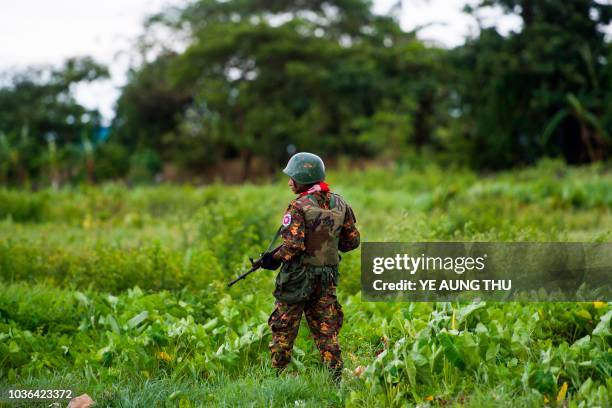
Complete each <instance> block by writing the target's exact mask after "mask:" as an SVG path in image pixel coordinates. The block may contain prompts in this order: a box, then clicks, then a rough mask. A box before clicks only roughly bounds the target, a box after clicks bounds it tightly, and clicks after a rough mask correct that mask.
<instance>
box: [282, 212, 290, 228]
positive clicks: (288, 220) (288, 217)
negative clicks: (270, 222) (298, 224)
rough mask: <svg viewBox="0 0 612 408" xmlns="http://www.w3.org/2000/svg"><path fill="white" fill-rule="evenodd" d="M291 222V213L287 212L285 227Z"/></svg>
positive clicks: (284, 219)
mask: <svg viewBox="0 0 612 408" xmlns="http://www.w3.org/2000/svg"><path fill="white" fill-rule="evenodd" d="M289 224H291V214H290V213H286V214H285V216H284V217H283V227H286V226H288V225H289Z"/></svg>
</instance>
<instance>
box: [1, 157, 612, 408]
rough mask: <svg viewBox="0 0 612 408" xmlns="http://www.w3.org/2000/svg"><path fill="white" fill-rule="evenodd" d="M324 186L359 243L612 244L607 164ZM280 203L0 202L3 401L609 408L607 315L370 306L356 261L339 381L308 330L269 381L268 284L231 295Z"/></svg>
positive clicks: (79, 190)
mask: <svg viewBox="0 0 612 408" xmlns="http://www.w3.org/2000/svg"><path fill="white" fill-rule="evenodd" d="M329 182H330V184H331V186H332V189H333V190H335V191H337V192H339V193H340V194H342V195H343V196H344V197H345V198H346V199H347V200H348V201H349V203H350V204H351V205H352V207H353V208H354V210H355V213H356V215H357V220H358V224H357V225H358V226H359V228H360V230H361V232H362V237H363V240H366V241H405V242H414V241H423V240H433V241H436V240H440V241H453V240H474V241H586V242H597V241H601V242H605V241H610V240H611V238H612V211H611V209H612V189H611V188H610V186H611V185H612V173H611V172H610V169H609V168H608V167H606V166H605V165H595V166H589V167H583V168H568V167H566V166H564V165H563V164H560V163H558V162H551V161H548V162H542V163H540V164H539V165H538V166H537V167H534V168H528V169H524V170H521V171H514V172H506V173H500V174H495V175H487V176H481V175H478V174H475V173H472V172H470V171H467V170H462V169H453V170H451V171H445V170H443V169H441V168H439V167H437V166H435V165H428V166H425V167H421V168H407V167H401V166H398V167H392V168H386V169H370V170H367V171H364V172H352V173H349V172H347V171H340V172H336V173H332V174H330V177H329ZM291 198H292V195H291V193H290V192H289V191H288V189H287V187H286V185H285V183H284V182H281V181H279V182H278V183H273V184H267V185H261V186H258V185H245V186H223V185H211V186H207V187H201V188H194V187H189V186H159V187H138V188H134V189H127V188H124V187H122V186H120V185H112V184H111V185H105V186H100V187H76V188H71V189H64V190H60V191H52V190H45V191H39V192H24V191H7V190H0V218H1V219H2V221H0V385H2V386H12V387H17V386H18V387H19V388H66V387H68V388H71V389H74V390H75V392H76V393H77V394H80V393H85V392H86V393H88V394H90V395H91V396H92V397H93V398H94V400H96V401H97V402H98V403H99V404H100V405H101V406H125V407H128V406H130V407H131V406H143V407H149V406H292V407H294V406H313V407H320V406H355V407H357V406H359V407H362V406H372V407H375V406H384V405H394V406H415V405H420V406H422V407H425V406H473V407H481V406H541V405H543V404H544V401H545V399H547V400H549V401H551V402H549V403H548V404H549V405H550V406H554V405H555V404H556V402H555V400H556V399H557V398H558V397H559V396H561V397H562V396H563V390H564V388H565V387H567V390H566V392H565V397H564V398H563V400H564V402H560V403H559V405H563V404H566V405H567V406H571V407H587V406H609V404H610V393H611V391H612V380H611V379H610V378H611V375H610V374H612V372H611V371H612V353H611V351H610V350H611V348H612V336H611V335H610V327H609V326H610V316H611V315H612V312H611V310H612V307H611V306H610V304H600V303H596V304H593V303H526V304H520V303H488V304H483V305H469V304H459V303H413V304H411V303H389V304H386V303H367V302H362V301H361V298H360V294H359V291H360V277H359V273H360V272H359V259H360V258H359V256H360V253H359V250H358V251H354V252H353V253H350V254H347V255H346V256H343V260H342V263H341V266H340V270H341V283H340V287H339V296H340V298H341V302H342V304H343V308H344V311H345V323H344V327H343V330H342V332H341V336H340V342H341V345H342V347H343V353H344V359H345V365H346V369H345V373H344V380H343V383H342V384H341V386H340V387H336V386H334V385H333V384H332V383H331V382H330V381H329V378H328V376H327V373H326V372H325V371H324V370H323V369H322V368H321V366H320V363H319V359H318V353H317V351H316V349H315V347H314V345H313V343H312V340H311V339H310V338H309V336H308V331H307V328H306V326H305V324H304V322H303V323H302V327H301V330H300V335H299V337H298V340H297V342H296V347H295V351H294V362H293V363H292V364H291V366H290V368H289V370H288V372H287V373H286V374H283V375H281V376H280V377H278V376H277V375H276V373H275V372H274V371H273V370H272V369H271V368H270V366H269V361H268V360H269V356H268V347H267V344H268V342H269V340H270V334H269V331H268V328H267V324H266V323H267V319H268V316H269V313H270V312H271V311H272V305H273V297H272V296H271V292H272V289H273V286H272V285H273V276H274V275H273V273H270V272H268V271H260V272H257V273H256V274H253V275H251V276H250V277H249V278H248V279H247V280H246V281H244V282H241V283H240V284H238V285H236V286H234V287H233V288H231V289H229V290H228V289H227V288H226V287H225V283H226V282H227V281H229V280H230V279H231V278H232V277H234V276H236V275H238V274H239V273H240V272H241V271H244V270H245V268H246V267H247V263H248V260H247V255H256V254H257V253H259V251H261V250H262V249H263V248H264V247H265V246H266V244H267V242H266V241H267V240H268V239H269V238H270V236H271V235H272V234H273V232H274V230H275V226H276V225H278V223H279V222H280V219H281V217H282V214H283V212H284V210H285V208H286V204H287V202H288V201H289V200H290V199H291ZM453 316H455V317H456V316H462V317H461V318H460V319H456V318H455V317H453ZM358 367H363V368H364V371H363V373H362V374H359V375H356V374H354V371H355V370H356V369H357V368H358ZM359 370H361V368H360V369H359ZM359 370H358V371H359ZM565 384H567V385H565ZM47 405H48V404H47ZM24 406H25V405H24Z"/></svg>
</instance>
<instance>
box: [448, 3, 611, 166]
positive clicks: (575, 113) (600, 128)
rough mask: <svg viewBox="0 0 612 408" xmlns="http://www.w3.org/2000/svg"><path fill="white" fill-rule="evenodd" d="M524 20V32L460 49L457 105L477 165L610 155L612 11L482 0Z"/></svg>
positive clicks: (489, 32)
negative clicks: (611, 32) (609, 37)
mask: <svg viewBox="0 0 612 408" xmlns="http://www.w3.org/2000/svg"><path fill="white" fill-rule="evenodd" d="M488 6H500V7H502V8H503V10H505V12H506V13H514V14H516V15H519V16H520V17H521V18H522V21H523V26H522V28H521V30H520V31H519V32H516V33H510V34H509V35H508V36H507V37H503V36H501V35H500V34H498V33H497V31H496V30H495V28H488V29H484V30H483V31H482V32H481V34H480V35H479V37H477V38H474V39H472V40H470V41H468V42H467V43H466V45H465V46H463V47H460V48H458V49H456V50H455V51H454V52H453V55H452V57H451V64H453V65H456V66H457V67H458V68H459V69H458V70H457V71H456V72H457V80H456V81H455V82H454V83H455V84H458V86H457V88H456V89H457V93H458V94H459V95H460V98H459V99H458V100H459V103H458V105H457V109H458V111H459V112H460V113H461V115H460V119H459V121H460V122H461V125H460V127H461V129H462V132H463V137H465V138H466V140H467V142H468V146H469V147H468V148H469V151H470V154H469V156H470V158H471V160H472V162H473V163H474V164H475V165H476V166H477V167H490V168H500V167H506V166H509V165H513V164H517V163H530V162H533V161H534V160H535V159H537V158H538V157H541V156H559V155H560V156H563V157H564V158H565V159H566V160H567V161H568V162H570V163H583V162H588V161H595V160H601V159H603V158H605V157H609V155H610V152H611V150H610V137H609V134H610V132H611V131H612V127H611V124H612V122H611V121H612V112H611V111H610V109H609V106H610V103H609V102H610V89H612V83H611V82H610V81H611V79H612V76H611V75H610V74H611V71H610V66H609V63H608V61H609V56H610V50H611V48H610V44H609V43H607V42H606V40H605V35H604V33H603V32H602V29H601V27H603V26H605V25H607V24H609V23H610V21H611V19H612V6H610V5H604V4H600V3H598V2H596V1H593V0H567V1H562V2H561V1H525V0H485V1H482V2H481V3H480V4H479V5H478V6H477V7H476V8H475V9H471V10H470V9H468V11H469V12H475V11H477V10H479V9H480V8H483V7H488Z"/></svg>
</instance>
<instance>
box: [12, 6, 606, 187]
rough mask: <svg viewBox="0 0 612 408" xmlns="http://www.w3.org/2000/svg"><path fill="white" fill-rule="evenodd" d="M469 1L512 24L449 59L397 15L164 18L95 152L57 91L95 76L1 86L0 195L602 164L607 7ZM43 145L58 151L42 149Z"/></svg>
mask: <svg viewBox="0 0 612 408" xmlns="http://www.w3.org/2000/svg"><path fill="white" fill-rule="evenodd" d="M399 4H401V2H399V3H398V5H399ZM471 4H472V6H471V7H468V8H467V9H466V12H468V13H472V14H474V15H475V16H476V17H477V16H478V15H479V13H481V12H482V11H483V10H486V9H487V8H490V7H496V8H499V9H501V10H503V11H504V12H505V13H507V14H513V15H515V16H517V17H518V18H519V19H520V21H521V22H522V24H521V26H520V27H519V28H518V29H517V30H516V31H515V32H510V33H508V34H507V35H505V36H502V35H501V34H499V32H498V31H497V29H496V28H495V27H481V30H480V31H479V33H478V35H477V36H475V37H473V38H468V39H466V42H465V44H463V45H461V46H459V47H456V48H454V49H451V50H447V49H443V48H439V47H437V46H435V45H430V44H425V43H423V42H422V41H420V40H419V39H417V37H416V32H405V31H403V30H402V29H401V28H400V26H399V23H398V19H397V16H398V14H397V10H396V9H397V7H395V8H393V10H395V11H390V12H389V14H388V15H377V14H374V13H373V12H372V11H371V2H370V1H367V0H326V1H321V0H300V1H276V0H266V1H262V0H228V1H220V0H195V1H190V2H187V3H185V4H184V5H183V6H181V7H178V8H177V7H175V8H169V9H167V10H165V11H164V12H162V13H160V14H158V15H155V16H152V17H150V18H149V19H148V21H147V23H146V28H147V30H146V33H145V34H144V35H143V37H142V38H141V39H140V41H139V43H138V47H137V50H138V51H137V53H138V55H139V56H140V58H135V60H138V61H141V62H140V63H138V64H136V65H134V66H133V67H132V68H131V70H130V72H129V75H128V83H127V84H126V85H125V86H124V87H123V89H122V91H121V95H120V97H119V100H118V101H117V105H116V115H115V117H114V119H113V121H112V126H111V128H110V137H109V139H108V140H105V141H104V142H103V143H97V141H98V140H97V139H96V140H93V142H94V143H90V142H91V141H92V136H91V131H90V130H91V129H93V128H95V127H96V124H97V119H96V118H97V116H95V114H94V113H92V112H89V113H87V115H86V116H84V115H82V113H84V111H83V108H82V107H79V106H78V105H76V104H75V103H74V100H73V99H72V97H71V96H70V95H71V93H70V92H69V88H67V87H68V85H69V84H70V83H73V82H75V81H79V80H83V79H86V80H92V79H95V78H96V77H97V76H99V75H86V76H85V77H82V76H79V75H78V74H77V75H67V76H66V75H63V74H62V75H59V76H58V75H57V73H54V74H53V75H51V77H50V79H49V80H48V83H47V82H45V80H44V78H43V77H39V78H38V79H37V81H33V80H31V79H26V80H22V79H20V77H17V79H15V80H13V83H12V84H9V85H8V86H5V87H4V88H0V108H1V109H0V111H2V116H1V117H0V142H1V144H0V155H1V156H2V160H1V161H0V163H1V165H2V167H1V168H0V170H1V171H0V177H1V178H2V180H0V182H2V183H5V184H6V183H13V184H22V185H23V184H25V185H27V180H29V179H35V180H40V181H41V184H44V183H46V182H48V181H49V179H51V181H53V180H56V183H55V184H59V183H60V182H63V183H68V182H71V181H78V180H84V179H87V180H89V181H94V180H102V179H117V178H127V179H128V180H130V181H132V182H143V181H144V182H146V181H151V180H153V179H155V177H156V176H160V175H163V176H164V177H166V179H177V178H179V179H180V178H182V177H185V178H193V176H194V175H196V174H197V175H202V174H204V175H205V176H206V177H207V178H209V179H214V177H215V176H219V177H222V178H224V179H232V180H245V179H253V178H254V177H253V176H254V174H258V175H265V174H270V172H271V169H275V168H276V167H277V166H278V165H280V164H282V163H283V162H285V161H286V159H287V158H288V156H289V155H290V154H291V153H293V152H294V151H316V152H317V153H319V154H320V155H321V156H323V157H324V158H325V159H333V158H335V157H337V156H350V157H351V158H359V159H362V158H372V157H376V158H379V157H383V158H384V159H391V160H397V161H402V160H404V159H405V158H406V157H409V156H413V155H421V154H423V153H427V154H430V153H433V154H434V156H435V157H436V158H437V159H438V160H441V161H445V162H448V161H451V162H460V163H463V164H466V165H468V166H470V167H473V168H477V169H502V168H508V167H512V166H516V165H522V164H530V163H534V162H535V161H537V160H538V159H539V158H541V157H560V158H563V159H564V160H566V161H567V162H569V163H573V164H575V163H586V162H595V161H600V160H606V159H608V158H609V157H610V152H611V151H612V140H611V138H610V134H611V132H612V111H611V110H610V106H612V91H611V90H612V70H611V68H610V67H611V66H612V65H611V64H610V63H609V59H610V55H611V52H612V47H611V46H610V41H609V38H606V35H605V27H607V26H608V25H609V23H610V21H611V18H612V6H611V5H609V4H604V3H603V2H600V1H596V0H568V1H540V2H533V1H523V0H483V1H480V2H476V3H474V2H472V3H471ZM410 7H411V4H410V2H404V12H410ZM135 52H136V51H135ZM72 64H73V65H72V67H73V68H72V71H74V70H75V69H77V68H79V67H80V65H79V64H76V65H74V63H72ZM84 67H85V68H87V65H85V66H84ZM66 69H67V70H68V71H67V72H68V73H70V72H72V71H70V69H69V67H67V68H66ZM85 72H87V71H85ZM89 72H98V73H99V72H100V71H99V70H97V71H96V70H94V71H89ZM73 73H74V72H73ZM26 77H27V76H26ZM28 78H29V77H28ZM58 78H59V81H58ZM66 78H67V79H66ZM71 81H72V82H71ZM67 104H68V105H69V106H67ZM75 110H76V112H75ZM84 117H86V118H87V120H88V122H87V123H83V120H82V119H81V118H84ZM44 118H47V119H44ZM88 129H89V130H88ZM56 134H57V140H58V141H57V143H58V146H57V147H55V146H51V145H50V144H49V145H48V143H47V139H45V137H48V138H49V137H50V138H51V139H53V137H51V136H53V135H56ZM53 140H55V139H53ZM67 142H69V143H68V144H66V143H67ZM228 163H234V167H231V166H230V167H227V166H225V165H226V164H228ZM224 166H225V167H224ZM230 176H232V177H230Z"/></svg>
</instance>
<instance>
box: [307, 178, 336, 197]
mask: <svg viewBox="0 0 612 408" xmlns="http://www.w3.org/2000/svg"><path fill="white" fill-rule="evenodd" d="M317 191H321V192H323V193H327V192H328V191H329V185H328V184H327V183H326V182H324V181H319V182H318V183H317V184H314V185H313V186H312V187H310V188H309V189H308V190H306V191H302V192H301V193H300V197H302V196H305V195H308V194H312V193H314V192H317Z"/></svg>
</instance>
